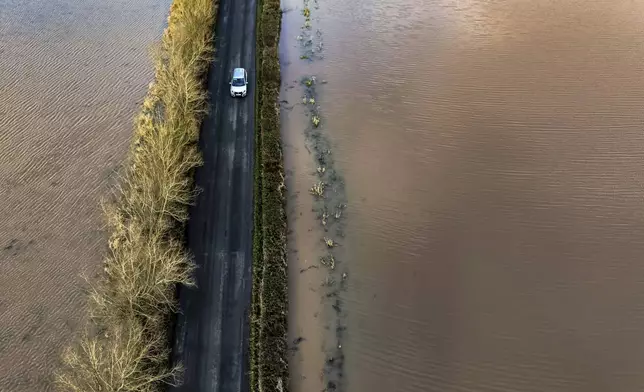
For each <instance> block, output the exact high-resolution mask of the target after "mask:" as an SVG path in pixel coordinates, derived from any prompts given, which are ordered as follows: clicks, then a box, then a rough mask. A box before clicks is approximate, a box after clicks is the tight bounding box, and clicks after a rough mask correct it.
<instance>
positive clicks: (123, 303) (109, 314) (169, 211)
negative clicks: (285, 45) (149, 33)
mask: <svg viewBox="0 0 644 392" xmlns="http://www.w3.org/2000/svg"><path fill="white" fill-rule="evenodd" d="M217 4H218V3H217V1H216V0H174V2H173V4H172V7H171V9H170V15H169V17H168V27H167V29H166V30H165V31H164V34H163V37H162V40H161V45H160V48H159V50H158V52H157V55H156V59H155V81H154V82H153V83H152V84H151V85H150V89H149V91H148V94H147V96H146V98H145V100H144V103H143V108H142V110H141V113H140V114H139V115H138V117H137V119H136V122H135V135H134V138H133V141H132V145H131V148H130V151H129V155H128V158H127V161H126V162H125V164H124V166H123V169H122V172H121V173H120V181H119V184H118V185H117V186H116V187H115V189H114V198H113V200H112V201H111V202H110V203H107V204H106V207H105V213H106V218H107V227H108V234H109V253H108V255H107V257H106V258H105V262H104V271H105V274H104V277H103V278H102V279H101V280H100V281H99V282H98V283H97V284H95V285H93V287H92V288H91V290H90V300H89V316H90V323H89V324H88V325H87V327H86V328H85V330H84V332H83V334H81V335H80V336H79V341H78V342H76V344H74V345H73V346H72V347H70V348H68V349H67V350H66V351H65V353H64V355H63V361H62V362H63V366H62V369H61V370H60V371H59V373H58V374H57V377H56V382H57V385H58V387H59V389H60V390H61V391H70V392H81V391H82V392H94V391H101V392H111V391H115V392H116V391H120V392H128V391H132V392H134V391H137V392H154V391H161V390H163V389H165V387H166V386H167V385H168V384H175V383H177V382H179V379H178V376H179V372H180V369H179V368H177V367H174V368H171V367H170V364H169V352H170V342H171V340H170V336H169V331H170V328H169V322H170V319H171V316H172V315H173V313H174V312H176V310H177V303H176V299H175V296H176V292H175V290H176V286H177V285H178V284H185V285H191V284H193V282H192V278H191V272H192V270H193V264H192V262H191V259H190V256H189V254H188V253H187V251H186V249H185V247H184V239H183V231H184V230H183V229H184V224H185V222H186V220H187V218H188V206H189V204H190V203H192V202H193V200H194V196H195V194H194V193H195V192H194V188H193V180H192V179H193V171H194V169H195V168H196V167H197V166H198V165H200V164H201V157H200V154H199V151H198V148H197V141H198V138H199V127H200V124H201V120H202V118H203V116H204V114H205V112H206V91H205V84H204V80H205V77H206V73H207V68H208V64H209V60H210V59H211V56H212V54H213V38H214V37H213V31H214V23H215V20H216V19H215V18H216V13H217Z"/></svg>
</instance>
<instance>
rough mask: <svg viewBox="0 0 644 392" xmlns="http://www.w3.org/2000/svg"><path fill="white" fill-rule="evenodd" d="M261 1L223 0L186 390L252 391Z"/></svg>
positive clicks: (199, 177) (180, 332) (193, 245)
mask: <svg viewBox="0 0 644 392" xmlns="http://www.w3.org/2000/svg"><path fill="white" fill-rule="evenodd" d="M256 5H257V3H256V0H220V5H219V16H218V20H217V32H216V52H215V61H214V62H213V64H212V65H211V67H210V70H209V76H208V90H209V94H210V102H211V113H210V114H209V116H208V117H207V118H206V119H205V120H204V124H203V126H202V129H201V140H200V148H201V151H202V154H203V159H204V165H203V166H202V167H200V168H199V169H198V170H197V173H196V181H197V186H198V187H200V188H201V189H202V192H201V193H200V195H199V196H198V198H197V201H196V205H195V206H194V207H193V208H192V209H191V211H190V221H189V222H188V230H187V240H188V246H189V248H190V251H191V252H192V253H193V255H194V257H195V262H196V264H197V270H196V272H195V276H196V281H197V288H195V289H186V288H181V289H180V291H179V299H180V304H181V311H182V314H181V315H180V316H179V317H178V321H177V325H176V330H175V342H174V352H173V360H174V361H175V362H177V361H180V362H181V363H182V364H183V366H184V368H185V372H184V377H183V384H182V385H181V386H180V387H173V388H170V390H171V391H182V392H184V391H185V392H188V391H189V392H206V391H207V392H237V391H244V392H246V391H248V389H249V382H248V375H247V374H248V369H247V366H248V335H249V325H248V317H249V310H250V299H251V283H252V280H251V262H252V235H251V233H252V223H253V160H254V153H253V148H254V126H255V119H254V107H255V105H254V95H255V85H256V83H255V81H256V79H255V75H256V74H255V18H256V12H257V9H256V8H257V7H256ZM236 67H243V68H246V69H247V70H248V78H249V84H248V89H249V90H248V95H247V97H245V98H232V97H231V96H230V93H229V88H230V87H229V84H228V82H229V80H230V77H231V75H232V70H233V69H234V68H236Z"/></svg>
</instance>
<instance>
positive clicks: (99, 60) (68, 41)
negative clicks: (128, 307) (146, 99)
mask: <svg viewBox="0 0 644 392" xmlns="http://www.w3.org/2000/svg"><path fill="white" fill-rule="evenodd" d="M170 3H171V1H170V0H162V1H157V0H139V1H135V2H132V1H125V0H116V1H108V2H106V1H99V0H83V1H76V0H53V1H39V2H25V1H18V0H8V1H3V2H2V6H1V8H2V9H1V10H0V37H1V38H0V92H1V94H0V151H2V154H1V156H0V216H1V217H2V219H0V390H2V391H11V392H20V391H25V392H33V391H51V390H53V388H52V386H51V384H50V381H51V380H50V376H51V373H52V371H53V370H54V369H55V367H56V365H57V362H58V358H59V355H60V352H61V350H62V349H63V347H64V346H65V345H66V344H67V343H68V342H69V341H70V339H71V337H72V334H73V333H74V332H75V331H77V330H78V327H79V325H80V319H81V317H82V315H83V305H84V302H85V294H84V293H83V287H86V284H85V281H84V279H83V278H82V276H83V275H84V276H86V277H88V278H90V280H91V278H92V277H93V276H94V275H95V273H97V272H99V271H100V263H101V256H102V254H103V252H104V251H105V244H106V242H105V239H104V236H103V234H102V232H101V227H102V224H103V222H102V218H101V211H100V206H99V202H100V198H101V197H102V196H105V195H106V192H107V187H106V185H107V184H108V182H109V180H110V177H111V174H112V172H113V170H114V169H115V168H116V167H117V166H118V164H119V163H120V162H121V160H122V158H123V157H124V154H125V152H126V150H127V145H128V141H129V138H130V136H131V135H132V120H133V117H134V115H135V113H136V111H137V109H138V104H139V103H140V101H141V99H142V97H143V96H144V94H145V92H146V90H147V86H148V83H149V82H150V81H151V78H152V76H153V69H152V64H151V61H150V53H149V49H150V48H151V45H152V43H153V42H154V41H155V40H156V39H157V38H159V37H160V34H161V32H162V30H163V27H164V25H165V22H166V16H167V11H168V9H169V6H170Z"/></svg>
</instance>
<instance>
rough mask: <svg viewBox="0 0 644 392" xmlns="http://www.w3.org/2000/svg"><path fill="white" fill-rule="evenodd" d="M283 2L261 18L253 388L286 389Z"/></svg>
mask: <svg viewBox="0 0 644 392" xmlns="http://www.w3.org/2000/svg"><path fill="white" fill-rule="evenodd" d="M281 22H282V11H281V9H280V1H279V0H261V1H259V4H258V16H257V75H258V78H257V80H258V92H257V96H256V99H257V105H256V107H257V109H256V119H257V129H256V143H255V145H256V161H255V162H256V164H255V212H254V213H255V216H254V225H255V226H254V228H255V229H254V233H253V260H254V263H253V303H252V310H251V311H252V315H251V341H250V351H251V353H250V366H251V390H252V391H253V392H269V391H279V392H282V391H286V390H287V389H288V377H289V371H288V358H287V335H286V333H287V311H288V296H287V290H288V279H287V264H286V211H285V197H284V192H285V189H284V166H283V160H282V146H281V139H280V111H279V103H278V98H279V89H280V64H279V52H278V49H279V48H278V46H279V35H280V27H281Z"/></svg>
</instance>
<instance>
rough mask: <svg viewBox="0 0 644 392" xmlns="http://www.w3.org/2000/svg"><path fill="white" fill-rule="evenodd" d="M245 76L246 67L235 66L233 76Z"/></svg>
mask: <svg viewBox="0 0 644 392" xmlns="http://www.w3.org/2000/svg"><path fill="white" fill-rule="evenodd" d="M244 76H245V75H244V68H235V70H234V71H233V78H243V77H244Z"/></svg>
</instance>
